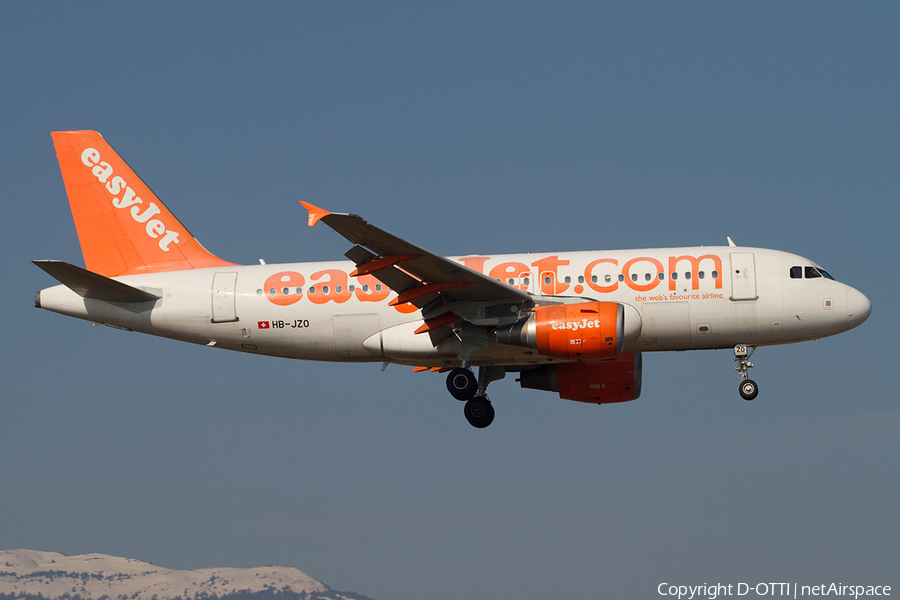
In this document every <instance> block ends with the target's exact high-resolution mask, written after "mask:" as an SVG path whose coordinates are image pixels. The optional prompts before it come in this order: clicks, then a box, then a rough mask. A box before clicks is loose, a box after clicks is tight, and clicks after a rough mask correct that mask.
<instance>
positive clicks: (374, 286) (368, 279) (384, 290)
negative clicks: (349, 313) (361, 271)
mask: <svg viewBox="0 0 900 600" xmlns="http://www.w3.org/2000/svg"><path fill="white" fill-rule="evenodd" d="M356 281H357V282H359V285H358V286H356V291H355V292H354V293H355V294H356V298H357V299H358V300H359V301H360V302H381V301H382V300H385V299H386V298H387V297H388V296H390V294H391V290H390V289H389V288H388V286H386V285H384V284H383V283H381V282H380V281H378V279H376V278H375V276H374V275H360V276H359V277H357V278H356ZM363 286H367V287H368V291H363ZM379 286H380V287H379Z"/></svg>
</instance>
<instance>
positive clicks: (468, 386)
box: [447, 367, 478, 400]
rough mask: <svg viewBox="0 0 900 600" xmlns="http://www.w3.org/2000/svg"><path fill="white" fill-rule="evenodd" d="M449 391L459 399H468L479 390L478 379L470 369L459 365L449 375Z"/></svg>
mask: <svg viewBox="0 0 900 600" xmlns="http://www.w3.org/2000/svg"><path fill="white" fill-rule="evenodd" d="M447 391H449V392H450V395H451V396H453V397H454V398H456V399H457V400H468V399H470V398H473V397H474V396H475V393H476V392H477V391H478V380H477V379H475V373H473V372H472V371H470V370H469V369H463V368H460V367H457V368H456V369H453V370H452V371H450V373H449V374H448V375H447Z"/></svg>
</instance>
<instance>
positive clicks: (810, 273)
mask: <svg viewBox="0 0 900 600" xmlns="http://www.w3.org/2000/svg"><path fill="white" fill-rule="evenodd" d="M804 271H806V278H807V279H815V278H816V277H821V276H822V275H821V274H820V273H819V272H818V271H816V268H815V267H806V268H805V269H804Z"/></svg>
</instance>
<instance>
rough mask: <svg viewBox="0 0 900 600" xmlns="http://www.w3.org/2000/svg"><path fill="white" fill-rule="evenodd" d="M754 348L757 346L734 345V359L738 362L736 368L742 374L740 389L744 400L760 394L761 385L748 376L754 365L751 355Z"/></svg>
mask: <svg viewBox="0 0 900 600" xmlns="http://www.w3.org/2000/svg"><path fill="white" fill-rule="evenodd" d="M754 350H756V347H755V346H747V344H738V345H737V346H735V347H734V360H736V361H737V363H738V366H736V367H735V368H734V370H735V371H737V372H738V373H740V374H741V384H740V386H739V387H738V391H739V392H740V394H741V398H743V399H744V400H753V399H754V398H756V396H757V395H758V394H759V386H758V385H756V382H755V381H753V380H752V379H750V378H749V377H748V376H747V371H748V370H749V369H750V368H751V367H753V363H752V362H750V356H751V355H752V354H753V351H754Z"/></svg>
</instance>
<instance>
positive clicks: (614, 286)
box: [584, 258, 619, 294]
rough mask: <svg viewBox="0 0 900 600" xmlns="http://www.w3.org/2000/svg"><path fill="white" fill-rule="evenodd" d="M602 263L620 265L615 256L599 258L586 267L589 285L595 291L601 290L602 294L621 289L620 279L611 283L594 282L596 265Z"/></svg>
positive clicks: (585, 272)
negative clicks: (599, 283) (600, 283)
mask: <svg viewBox="0 0 900 600" xmlns="http://www.w3.org/2000/svg"><path fill="white" fill-rule="evenodd" d="M602 263H609V264H612V265H616V266H619V261H618V260H616V259H615V258H598V259H597V260H595V261H594V262H592V263H591V264H589V265H588V266H587V267H585V268H584V281H585V283H587V284H588V286H589V287H590V288H591V289H592V290H594V291H595V292H600V293H601V294H606V293H609V292H614V291H616V290H617V289H619V282H618V280H613V282H612V283H611V284H610V285H597V284H596V283H594V274H593V271H594V267H596V266H597V265H599V264H602Z"/></svg>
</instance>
